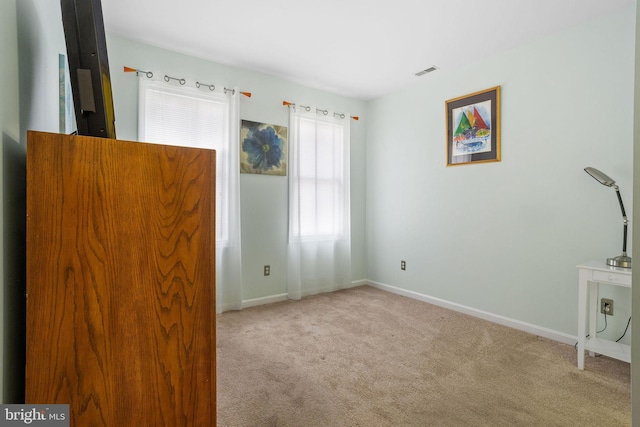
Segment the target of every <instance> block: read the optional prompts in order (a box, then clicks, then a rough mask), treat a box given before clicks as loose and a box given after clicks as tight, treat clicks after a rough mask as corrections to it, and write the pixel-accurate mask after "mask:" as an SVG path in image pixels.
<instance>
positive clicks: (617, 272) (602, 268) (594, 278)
mask: <svg viewBox="0 0 640 427" xmlns="http://www.w3.org/2000/svg"><path fill="white" fill-rule="evenodd" d="M601 283H602V284H607V285H614V286H622V287H625V288H631V269H630V268H621V267H611V266H608V265H607V264H605V263H604V262H600V261H589V262H586V263H584V264H580V265H578V369H584V351H585V350H587V351H589V352H590V354H591V355H593V353H598V354H602V355H605V356H609V357H613V358H615V359H619V360H624V361H625V362H629V363H631V346H629V345H627V344H620V343H617V342H615V341H610V340H607V339H603V338H597V337H596V319H597V315H598V286H599V285H600V284H601ZM587 297H588V300H587ZM587 308H588V309H589V337H588V338H587V337H586V336H585V328H586V326H587Z"/></svg>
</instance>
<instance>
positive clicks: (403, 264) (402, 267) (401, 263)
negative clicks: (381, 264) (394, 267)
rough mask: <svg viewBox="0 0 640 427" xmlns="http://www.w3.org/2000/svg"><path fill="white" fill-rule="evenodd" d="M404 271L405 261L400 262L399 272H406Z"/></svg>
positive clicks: (405, 267)
mask: <svg viewBox="0 0 640 427" xmlns="http://www.w3.org/2000/svg"><path fill="white" fill-rule="evenodd" d="M406 269H407V263H406V261H400V270H406Z"/></svg>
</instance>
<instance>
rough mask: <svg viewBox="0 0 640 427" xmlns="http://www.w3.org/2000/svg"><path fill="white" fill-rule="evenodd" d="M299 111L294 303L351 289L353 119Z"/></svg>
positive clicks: (291, 254) (291, 268) (294, 141)
mask: <svg viewBox="0 0 640 427" xmlns="http://www.w3.org/2000/svg"><path fill="white" fill-rule="evenodd" d="M299 110H301V111H296V109H292V110H291V111H290V117H289V127H290V145H289V165H290V171H289V244H288V246H287V259H288V266H287V295H288V297H289V298H291V299H299V298H301V297H302V296H305V295H313V294H315V293H319V292H328V291H332V290H336V289H340V288H345V287H348V286H350V284H351V227H350V225H351V212H350V201H349V200H350V199H349V196H350V192H349V151H350V147H349V132H350V129H349V125H350V124H349V119H345V118H341V117H344V116H345V115H343V114H335V115H329V113H328V112H326V111H325V110H317V111H316V109H311V108H309V109H307V108H299ZM311 111H312V112H311ZM334 116H335V117H334ZM347 117H348V116H347Z"/></svg>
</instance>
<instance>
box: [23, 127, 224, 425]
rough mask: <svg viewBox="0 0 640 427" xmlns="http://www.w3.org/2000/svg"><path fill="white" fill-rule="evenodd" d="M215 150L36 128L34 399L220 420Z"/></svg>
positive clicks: (30, 285) (77, 416)
mask: <svg viewBox="0 0 640 427" xmlns="http://www.w3.org/2000/svg"><path fill="white" fill-rule="evenodd" d="M214 221H215V152H214V151H212V150H202V149H194V148H182V147H174V146H164V145H156V144H146V143H138V142H129V141H119V140H115V139H102V138H94V137H83V136H69V135H60V134H50V133H41V132H29V134H28V139H27V331H26V333H27V341H26V385H25V386H26V396H25V399H26V403H34V404H54V403H68V404H69V405H70V408H69V409H70V417H71V420H70V425H72V426H108V427H114V426H154V427H157V426H171V427H173V426H215V425H216V420H215V402H216V378H215V226H214Z"/></svg>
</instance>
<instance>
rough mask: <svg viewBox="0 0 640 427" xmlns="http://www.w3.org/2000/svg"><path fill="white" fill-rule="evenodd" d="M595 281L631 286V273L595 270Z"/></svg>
mask: <svg viewBox="0 0 640 427" xmlns="http://www.w3.org/2000/svg"><path fill="white" fill-rule="evenodd" d="M593 281H594V282H609V283H617V284H620V285H624V286H631V275H630V274H622V273H616V272H614V271H594V272H593Z"/></svg>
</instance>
